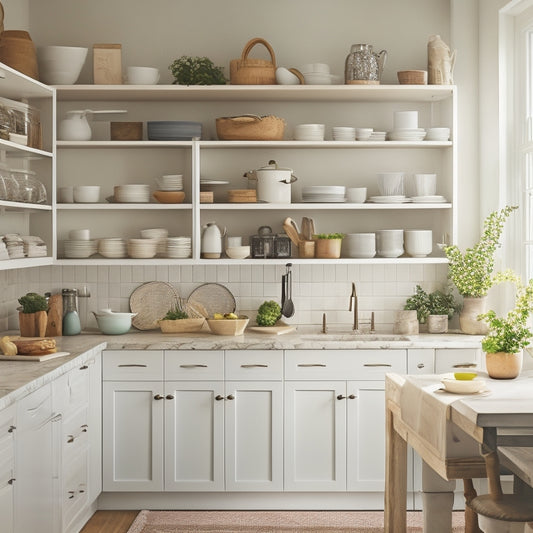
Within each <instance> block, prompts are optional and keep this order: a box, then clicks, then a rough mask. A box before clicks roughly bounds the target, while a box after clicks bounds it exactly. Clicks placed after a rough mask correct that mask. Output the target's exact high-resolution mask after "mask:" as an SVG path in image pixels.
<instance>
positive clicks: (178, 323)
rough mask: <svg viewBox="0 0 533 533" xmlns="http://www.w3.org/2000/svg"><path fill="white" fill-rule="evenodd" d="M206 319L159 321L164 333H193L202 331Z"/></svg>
mask: <svg viewBox="0 0 533 533" xmlns="http://www.w3.org/2000/svg"><path fill="white" fill-rule="evenodd" d="M204 323H205V318H204V317H202V318H182V319H180V320H159V327H160V328H161V332H162V333H193V332H195V331H200V330H201V329H202V326H203V325H204Z"/></svg>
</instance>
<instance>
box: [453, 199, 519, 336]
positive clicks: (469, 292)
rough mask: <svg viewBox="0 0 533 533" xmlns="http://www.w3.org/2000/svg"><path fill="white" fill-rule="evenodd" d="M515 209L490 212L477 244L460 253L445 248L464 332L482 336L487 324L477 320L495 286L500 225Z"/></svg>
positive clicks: (506, 208) (455, 249) (508, 208)
mask: <svg viewBox="0 0 533 533" xmlns="http://www.w3.org/2000/svg"><path fill="white" fill-rule="evenodd" d="M515 209H517V206H506V207H504V208H503V209H501V210H499V211H494V212H492V213H491V214H490V215H489V216H488V217H487V218H486V219H485V221H484V223H483V233H482V234H481V237H480V239H479V242H478V243H477V244H475V245H474V246H473V247H472V248H467V249H466V251H465V252H464V253H462V252H461V251H460V250H459V248H458V247H457V246H455V245H451V246H445V247H444V249H443V250H444V253H445V254H446V257H447V258H448V261H449V265H448V268H449V271H448V277H449V278H450V279H451V281H452V282H453V283H454V285H455V286H456V287H457V290H458V291H459V294H460V295H461V296H462V297H463V309H462V311H461V313H460V314H459V324H460V327H461V331H463V333H469V334H472V335H484V334H486V333H487V325H486V324H485V323H483V322H481V321H479V320H478V316H479V315H481V314H483V313H484V311H485V310H486V297H487V292H488V290H489V289H490V288H491V287H492V285H493V284H494V278H493V271H494V252H495V251H496V248H498V247H499V246H500V238H501V235H502V232H503V226H504V224H505V221H506V220H507V218H508V217H509V215H510V214H511V213H512V211H514V210H515Z"/></svg>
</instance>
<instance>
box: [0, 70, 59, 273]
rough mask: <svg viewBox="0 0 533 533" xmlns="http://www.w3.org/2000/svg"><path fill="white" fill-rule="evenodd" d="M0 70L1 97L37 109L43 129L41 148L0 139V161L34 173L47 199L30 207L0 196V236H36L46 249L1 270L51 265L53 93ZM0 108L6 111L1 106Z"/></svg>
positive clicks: (22, 201)
mask: <svg viewBox="0 0 533 533" xmlns="http://www.w3.org/2000/svg"><path fill="white" fill-rule="evenodd" d="M0 70H1V71H2V74H3V75H2V83H1V84H0V97H2V98H7V99H8V100H12V101H16V102H19V105H20V102H23V104H22V105H24V104H29V105H31V106H32V107H34V108H35V109H37V110H38V111H39V114H40V121H41V128H42V134H40V136H41V137H42V148H41V147H39V148H33V147H31V146H26V145H22V144H17V143H15V142H11V141H9V140H4V139H0V160H1V161H2V162H6V163H7V165H8V167H9V168H10V169H24V170H31V171H33V172H35V177H36V178H37V179H38V180H39V181H40V182H41V183H42V184H43V185H44V186H45V188H46V196H47V199H46V202H44V203H29V202H27V201H25V200H26V199H25V198H24V197H22V196H17V195H15V196H13V194H10V193H9V192H8V194H7V196H4V193H0V234H1V235H5V234H8V233H18V234H20V235H33V236H37V237H40V238H41V239H42V240H43V241H44V242H45V244H46V246H47V253H46V255H45V256H44V257H24V258H19V259H7V260H3V261H2V260H0V270H5V269H13V268H25V267H33V266H41V265H50V264H52V260H53V257H54V256H55V243H56V238H55V226H54V221H55V219H54V217H53V212H52V211H53V206H54V205H55V157H54V154H55V138H54V137H55V124H54V122H55V90H54V89H52V88H50V87H47V86H46V85H43V84H42V83H40V82H38V81H35V80H34V79H32V78H29V77H28V76H25V75H24V74H21V73H19V72H17V71H16V70H14V69H12V68H10V67H8V66H6V65H4V64H0ZM1 107H2V108H3V109H4V111H5V108H4V104H3V103H2V104H1ZM22 113H23V111H22ZM32 138H33V135H32ZM30 144H31V143H30ZM6 198H7V199H6ZM13 198H17V200H16V201H15V200H14V199H13Z"/></svg>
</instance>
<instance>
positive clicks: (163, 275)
mask: <svg viewBox="0 0 533 533" xmlns="http://www.w3.org/2000/svg"><path fill="white" fill-rule="evenodd" d="M168 269H169V267H168V266H167V265H161V266H156V277H155V279H156V280H157V281H165V282H168Z"/></svg>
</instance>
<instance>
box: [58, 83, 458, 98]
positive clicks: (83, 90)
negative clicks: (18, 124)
mask: <svg viewBox="0 0 533 533" xmlns="http://www.w3.org/2000/svg"><path fill="white" fill-rule="evenodd" d="M55 89H56V92H57V100H58V101H67V100H70V101H74V100H76V101H79V100H89V101H103V100H105V101H112V100H120V101H156V100H157V101H161V100H167V101H180V100H181V101H185V100H186V101H226V102H232V101H233V102H234V101H238V102H244V101H280V102H281V101H285V102H287V101H297V102H332V101H335V102H353V101H359V102H385V101H391V100H393V101H397V102H438V101H440V100H445V99H447V98H449V97H451V96H452V94H453V93H454V91H455V86H454V85H196V86H190V85H57V86H55Z"/></svg>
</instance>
